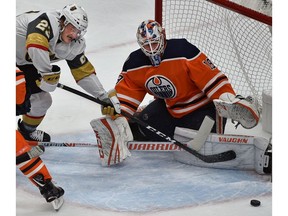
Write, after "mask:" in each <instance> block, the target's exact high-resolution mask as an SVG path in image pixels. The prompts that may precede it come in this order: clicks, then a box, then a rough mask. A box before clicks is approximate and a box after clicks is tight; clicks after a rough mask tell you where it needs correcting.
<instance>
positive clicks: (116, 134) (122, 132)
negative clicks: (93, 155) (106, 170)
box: [90, 117, 133, 166]
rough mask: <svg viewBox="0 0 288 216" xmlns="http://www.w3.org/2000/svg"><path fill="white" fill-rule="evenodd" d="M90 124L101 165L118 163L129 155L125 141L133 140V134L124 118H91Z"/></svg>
mask: <svg viewBox="0 0 288 216" xmlns="http://www.w3.org/2000/svg"><path fill="white" fill-rule="evenodd" d="M90 125H91V127H92V128H93V130H94V132H95V135H96V139H97V144H98V150H99V156H100V160H101V164H102V166H111V165H114V164H118V163H120V162H122V161H123V160H125V159H126V158H127V157H128V156H131V153H130V152H129V150H128V148H127V142H128V141H132V140H133V135H132V132H131V130H130V127H129V124H128V122H127V120H126V118H124V117H118V118H116V119H115V120H112V119H111V118H110V117H104V118H99V119H94V120H92V121H91V122H90Z"/></svg>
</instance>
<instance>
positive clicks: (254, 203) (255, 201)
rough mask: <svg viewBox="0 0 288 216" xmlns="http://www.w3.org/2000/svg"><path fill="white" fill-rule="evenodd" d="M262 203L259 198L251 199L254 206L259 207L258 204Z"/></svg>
mask: <svg viewBox="0 0 288 216" xmlns="http://www.w3.org/2000/svg"><path fill="white" fill-rule="evenodd" d="M260 204H261V202H260V201H259V200H255V199H253V200H251V201H250V205H252V206H254V207H258V206H260Z"/></svg>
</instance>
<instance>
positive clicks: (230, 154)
mask: <svg viewBox="0 0 288 216" xmlns="http://www.w3.org/2000/svg"><path fill="white" fill-rule="evenodd" d="M57 87H59V88H62V89H64V90H66V91H69V92H71V93H74V94H76V95H79V96H81V97H84V98H86V99H88V100H91V101H93V102H96V103H98V104H100V105H103V106H107V105H109V104H107V103H105V102H103V101H101V100H99V99H98V98H95V97H92V96H90V95H88V94H85V93H83V92H81V91H78V90H76V89H73V88H71V87H68V86H66V85H63V84H60V83H58V84H57ZM121 114H122V115H123V116H124V117H127V118H129V119H131V120H133V121H134V122H136V123H137V124H139V125H141V126H142V127H145V128H146V129H148V130H150V131H151V132H153V133H155V134H157V135H158V136H159V137H161V138H162V139H163V141H168V142H171V143H174V144H175V145H177V146H179V147H180V148H182V149H184V150H185V151H187V152H189V153H191V154H193V155H194V156H195V157H197V158H199V159H200V160H202V161H204V162H206V163H216V162H224V161H229V160H233V159H235V158H236V153H235V152H234V151H232V150H228V151H225V152H222V153H218V154H213V155H203V154H200V153H198V152H197V151H196V150H194V149H191V148H189V147H188V146H186V145H184V144H182V143H180V142H179V141H177V140H174V139H172V138H171V137H169V136H167V135H166V134H164V133H162V132H161V131H159V130H157V129H156V128H154V127H152V126H150V125H148V124H147V123H146V122H143V121H141V120H140V119H138V118H137V117H135V116H133V115H131V114H129V113H126V112H123V113H121Z"/></svg>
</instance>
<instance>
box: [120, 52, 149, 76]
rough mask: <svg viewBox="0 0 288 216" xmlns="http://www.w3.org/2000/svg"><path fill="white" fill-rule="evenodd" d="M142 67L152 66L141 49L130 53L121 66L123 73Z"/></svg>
mask: <svg viewBox="0 0 288 216" xmlns="http://www.w3.org/2000/svg"><path fill="white" fill-rule="evenodd" d="M143 66H152V64H151V61H150V60H149V58H148V57H147V56H146V55H145V54H144V53H143V52H142V50H141V49H138V50H135V51H134V52H132V53H130V55H129V56H128V58H127V59H126V61H125V63H124V65H123V69H122V70H123V71H128V70H131V69H134V68H140V67H143Z"/></svg>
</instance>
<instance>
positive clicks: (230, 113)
mask: <svg viewBox="0 0 288 216" xmlns="http://www.w3.org/2000/svg"><path fill="white" fill-rule="evenodd" d="M213 102H214V105H215V107H216V110H217V112H218V114H219V115H220V116H221V117H224V118H231V119H232V120H233V121H237V122H238V124H241V125H242V126H243V127H244V128H246V129H250V128H253V127H255V126H256V125H257V124H258V122H259V118H260V112H259V110H258V109H259V105H258V101H257V100H256V99H254V98H252V97H251V96H248V97H246V98H244V97H242V96H240V95H237V96H235V95H233V94H230V93H224V94H222V95H221V96H220V97H219V99H215V100H213ZM238 124H237V125H236V127H237V126H238Z"/></svg>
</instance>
